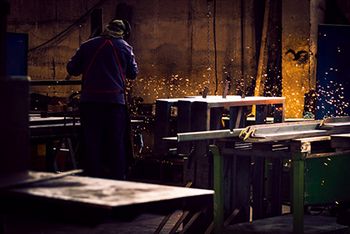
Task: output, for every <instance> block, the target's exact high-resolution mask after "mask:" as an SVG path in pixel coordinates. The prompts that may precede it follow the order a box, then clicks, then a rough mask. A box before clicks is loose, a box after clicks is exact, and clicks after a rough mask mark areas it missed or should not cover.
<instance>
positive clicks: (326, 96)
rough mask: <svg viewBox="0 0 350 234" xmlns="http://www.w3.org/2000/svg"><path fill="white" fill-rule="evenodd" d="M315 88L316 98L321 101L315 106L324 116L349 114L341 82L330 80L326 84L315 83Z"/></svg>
mask: <svg viewBox="0 0 350 234" xmlns="http://www.w3.org/2000/svg"><path fill="white" fill-rule="evenodd" d="M326 75H327V74H326ZM325 80H327V78H326V79H325ZM317 90H318V92H317V99H318V100H322V101H323V102H321V105H319V106H316V109H317V111H321V112H322V113H323V114H324V116H325V117H331V116H344V115H348V114H349V109H348V108H349V102H348V100H346V99H345V89H344V85H343V84H341V83H337V82H335V81H332V80H330V81H329V82H328V83H327V84H326V85H321V84H317Z"/></svg>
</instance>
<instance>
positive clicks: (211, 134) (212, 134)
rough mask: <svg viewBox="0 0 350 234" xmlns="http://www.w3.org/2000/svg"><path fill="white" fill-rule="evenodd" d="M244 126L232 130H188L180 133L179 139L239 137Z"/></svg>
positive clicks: (183, 140) (197, 139) (182, 140)
mask: <svg viewBox="0 0 350 234" xmlns="http://www.w3.org/2000/svg"><path fill="white" fill-rule="evenodd" d="M242 130H243V129H242V128H237V129H233V130H232V131H231V130H229V129H227V130H212V131H199V132H186V133H178V134H177V141H178V142H185V141H199V140H213V139H221V138H229V137H238V136H239V133H240V132H241V131H242Z"/></svg>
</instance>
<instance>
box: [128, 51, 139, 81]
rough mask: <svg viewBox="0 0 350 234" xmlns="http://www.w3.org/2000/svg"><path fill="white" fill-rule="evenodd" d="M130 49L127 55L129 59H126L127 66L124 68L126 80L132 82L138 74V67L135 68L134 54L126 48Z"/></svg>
mask: <svg viewBox="0 0 350 234" xmlns="http://www.w3.org/2000/svg"><path fill="white" fill-rule="evenodd" d="M128 49H130V51H129V52H130V53H129V55H130V56H129V58H128V64H127V66H126V77H127V78H128V79H131V80H134V79H136V76H137V74H138V72H139V70H138V67H137V63H136V60H135V55H134V52H133V50H132V48H131V47H130V48H128Z"/></svg>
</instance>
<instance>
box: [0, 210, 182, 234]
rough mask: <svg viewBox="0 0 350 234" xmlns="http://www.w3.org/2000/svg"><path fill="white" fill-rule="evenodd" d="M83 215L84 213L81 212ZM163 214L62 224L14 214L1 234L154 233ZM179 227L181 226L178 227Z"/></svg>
mask: <svg viewBox="0 0 350 234" xmlns="http://www.w3.org/2000/svg"><path fill="white" fill-rule="evenodd" d="M181 214H182V212H181V211H177V212H175V213H174V214H173V215H172V216H171V218H170V220H169V221H168V222H167V224H166V225H165V226H164V228H163V229H162V230H161V232H160V233H169V232H170V231H171V229H172V228H173V226H174V224H175V223H176V221H177V220H178V218H179V217H180V216H181ZM82 215H84V214H82ZM163 218H164V216H161V215H154V214H143V215H140V216H138V217H137V218H135V219H134V220H132V221H130V222H116V221H113V220H107V221H105V222H103V223H101V224H99V225H94V226H88V225H74V224H62V223H58V222H55V221H51V222H48V221H47V220H46V221H45V222H43V221H41V220H35V219H33V218H31V217H23V216H16V217H13V216H12V217H10V216H7V217H6V218H5V225H4V228H3V229H4V230H3V233H1V231H0V233H1V234H119V233H123V234H124V233H126V234H133V233H135V234H139V233H140V234H143V233H144V234H147V233H154V232H155V230H156V229H157V227H158V225H159V224H160V223H161V221H162V220H163ZM180 229H181V227H180Z"/></svg>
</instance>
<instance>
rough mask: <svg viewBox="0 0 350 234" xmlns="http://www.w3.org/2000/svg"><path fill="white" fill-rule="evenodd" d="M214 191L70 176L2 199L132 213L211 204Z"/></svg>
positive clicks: (11, 191)
mask: <svg viewBox="0 0 350 234" xmlns="http://www.w3.org/2000/svg"><path fill="white" fill-rule="evenodd" d="M38 174H40V175H43V174H50V173H38ZM213 194H214V192H213V191H212V190H203V189H192V188H184V187H175V186H165V185H157V184H148V183H139V182H130V181H117V180H107V179H98V178H91V177H80V176H66V177H62V178H55V179H52V180H46V181H42V182H37V183H34V184H30V185H28V186H25V185H22V186H21V187H18V188H16V187H12V188H7V189H6V190H5V189H4V190H3V191H2V202H1V203H2V205H5V206H6V205H7V206H9V207H15V206H20V204H21V203H23V204H25V206H26V207H27V208H32V207H29V206H33V207H35V204H37V205H39V206H45V204H49V205H50V206H51V209H53V208H54V207H59V208H62V207H63V206H66V207H67V210H69V209H70V208H72V207H74V208H76V209H77V210H78V209H80V208H83V210H88V209H90V208H91V209H94V210H96V209H97V210H99V211H101V212H108V211H113V212H115V211H117V212H119V211H123V212H124V211H125V212H129V213H132V212H140V210H142V212H145V211H146V212H150V213H152V212H153V211H156V212H162V211H165V212H168V211H170V210H172V209H182V208H184V209H187V208H189V209H191V208H193V207H199V206H202V207H203V206H204V207H205V206H210V205H211V202H212V197H213ZM4 201H6V202H4ZM4 203H6V204H4ZM60 206H62V207H60ZM21 209H22V207H21ZM62 209H63V208H62ZM28 210H30V211H31V209H28ZM33 212H34V211H33ZM119 213H120V212H119Z"/></svg>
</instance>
